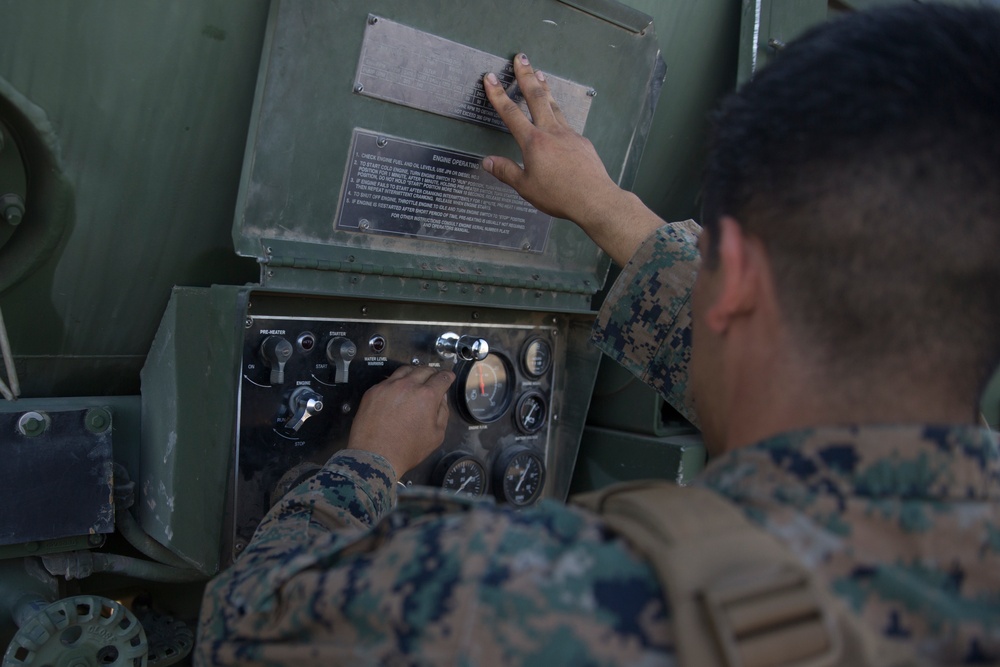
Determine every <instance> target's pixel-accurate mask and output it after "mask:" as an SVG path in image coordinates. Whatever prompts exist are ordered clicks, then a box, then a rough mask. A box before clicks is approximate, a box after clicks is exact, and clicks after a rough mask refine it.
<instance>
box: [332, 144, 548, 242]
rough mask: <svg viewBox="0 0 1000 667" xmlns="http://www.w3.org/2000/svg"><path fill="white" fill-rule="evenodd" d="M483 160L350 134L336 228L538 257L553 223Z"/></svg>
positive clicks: (449, 151)
mask: <svg viewBox="0 0 1000 667" xmlns="http://www.w3.org/2000/svg"><path fill="white" fill-rule="evenodd" d="M481 160H482V158H481V157H479V156H476V155H472V154H469V153H462V152H458V151H453V150H449V149H445V148H439V147H436V146H431V145H427V144H422V143H418V142H415V141H408V140H405V139H398V138H394V137H387V136H384V135H379V134H375V133H373V132H369V131H366V130H360V129H355V130H354V135H353V141H352V142H351V151H350V154H349V156H348V165H347V169H346V170H345V174H346V175H345V182H344V191H343V196H342V197H341V202H340V210H339V211H338V214H337V219H336V224H335V226H336V228H337V229H339V230H344V231H352V232H364V233H371V234H390V235H396V236H409V237H415V238H422V239H433V240H438V241H448V242H453V243H472V244H477V245H484V246H491V247H495V248H506V249H510V250H521V251H528V252H537V253H541V252H544V251H545V245H546V243H547V241H548V237H549V230H550V229H551V227H552V218H551V217H550V216H548V215H546V214H544V213H542V212H541V211H539V210H538V209H536V208H534V207H533V206H531V205H530V204H529V203H528V202H526V201H524V199H522V198H521V197H520V195H518V194H517V193H516V192H515V191H514V190H513V188H511V187H510V186H508V185H505V184H503V183H501V182H500V181H498V180H497V179H495V178H494V177H493V176H491V175H490V174H488V173H487V172H485V171H483V168H482V165H481V164H480V162H481Z"/></svg>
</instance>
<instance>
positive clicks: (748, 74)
mask: <svg viewBox="0 0 1000 667" xmlns="http://www.w3.org/2000/svg"><path fill="white" fill-rule="evenodd" d="M827 11H828V10H827V0H743V26H742V31H741V35H740V63H739V70H738V74H737V79H738V81H739V82H740V83H743V82H744V81H749V80H750V79H751V78H752V77H753V74H754V72H756V71H758V70H760V69H761V68H762V67H764V66H766V65H767V63H768V62H770V61H771V59H772V58H774V57H775V56H776V55H777V54H779V53H780V52H781V50H782V49H783V48H785V46H786V45H787V44H788V43H789V42H790V41H792V40H793V39H795V38H796V37H798V36H799V35H800V34H802V32H803V31H805V30H806V29H807V28H810V27H811V26H814V25H816V24H818V23H820V22H822V21H824V20H826V17H827Z"/></svg>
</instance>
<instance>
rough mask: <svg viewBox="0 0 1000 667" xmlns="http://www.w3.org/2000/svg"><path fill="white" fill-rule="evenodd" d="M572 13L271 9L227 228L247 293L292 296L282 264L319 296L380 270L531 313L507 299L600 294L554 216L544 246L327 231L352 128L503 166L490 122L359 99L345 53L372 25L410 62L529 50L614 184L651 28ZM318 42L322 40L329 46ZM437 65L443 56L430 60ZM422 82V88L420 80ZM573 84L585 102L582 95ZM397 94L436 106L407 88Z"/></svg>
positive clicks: (652, 73)
mask: <svg viewBox="0 0 1000 667" xmlns="http://www.w3.org/2000/svg"><path fill="white" fill-rule="evenodd" d="M587 4H588V7H587V10H588V11H580V10H579V9H577V8H574V7H571V6H569V5H567V4H565V3H562V2H556V1H555V0H547V1H544V2H539V1H537V0H517V1H515V2H510V3H505V4H503V5H496V4H494V3H489V2H485V1H478V2H472V3H465V4H463V5H462V6H461V8H460V9H458V8H456V7H455V6H454V5H453V4H451V3H446V2H440V1H439V0H434V1H432V0H422V1H420V2H408V3H399V2H390V1H388V0H385V1H382V0H379V1H375V2H368V3H364V4H357V3H330V2H315V1H299V2H286V3H280V2H279V3H275V4H274V5H273V6H272V13H271V18H270V22H269V34H268V44H267V46H266V47H265V50H264V55H263V58H262V63H261V77H260V80H259V82H258V97H257V102H256V107H255V113H254V119H253V121H252V123H251V130H250V139H249V142H248V149H247V158H246V160H245V171H244V175H243V183H242V186H241V194H240V201H239V204H238V211H237V220H236V225H235V228H234V241H235V244H236V247H237V250H238V252H240V253H241V254H245V255H248V256H253V257H258V258H259V259H260V260H261V262H262V265H263V268H264V273H263V275H262V279H261V282H262V284H263V285H264V286H266V287H269V288H275V287H277V288H281V289H295V288H298V287H299V283H298V281H297V280H296V278H295V275H296V274H295V272H294V270H295V269H298V268H300V267H302V268H306V269H307V270H309V271H312V272H314V275H312V276H310V277H309V278H307V279H305V280H306V281H308V286H309V288H310V289H313V290H316V289H322V279H323V277H324V273H322V272H330V273H373V274H383V275H390V276H392V278H393V280H391V281H390V283H391V285H392V286H393V287H394V288H397V289H399V290H400V291H403V292H406V296H407V297H409V298H417V299H422V300H445V301H448V302H452V303H454V302H475V303H488V298H487V295H484V294H483V293H481V292H476V291H474V290H470V291H467V292H463V291H462V290H461V289H453V290H449V291H448V293H447V294H442V293H440V292H439V291H438V290H433V289H432V290H423V289H421V288H420V287H418V286H414V285H419V282H420V281H421V280H423V279H429V280H441V281H444V282H449V283H453V284H456V285H457V284H459V283H462V282H466V283H478V284H492V285H501V286H505V287H513V288H515V289H514V290H509V291H508V292H507V293H506V294H504V295H502V296H503V300H504V302H505V303H511V302H512V301H518V300H520V303H513V304H511V305H516V306H519V307H527V308H535V307H537V305H538V304H537V303H536V302H535V297H534V295H532V294H530V293H527V294H526V297H527V298H523V297H522V292H521V290H524V289H531V290H541V291H549V292H555V293H561V292H567V293H570V294H571V295H572V296H570V297H569V301H568V302H567V303H562V302H561V300H562V299H563V297H561V296H557V297H556V298H555V301H556V304H555V308H556V309H563V310H566V309H578V310H580V309H583V310H585V309H586V308H587V305H588V304H587V301H586V300H585V299H582V298H581V296H582V295H590V294H592V293H593V292H595V291H596V290H597V289H598V288H599V287H600V285H601V283H602V282H603V279H604V275H605V272H606V268H607V263H608V262H607V259H606V257H605V256H604V255H603V254H602V253H600V251H599V250H598V249H597V248H596V246H595V245H594V244H593V243H592V242H591V241H590V240H589V239H588V238H587V237H586V235H585V234H584V233H583V232H582V231H581V230H579V229H578V228H577V227H576V226H575V225H573V224H572V223H570V222H568V221H561V220H557V221H554V223H553V225H552V230H551V234H550V235H549V238H548V244H547V246H546V248H545V250H544V252H536V250H538V248H537V247H534V248H532V247H529V246H525V247H522V246H520V245H518V246H517V247H516V248H505V249H500V248H496V247H490V246H488V245H486V244H485V243H481V242H478V241H476V242H471V243H470V242H465V243H460V242H453V241H449V242H442V241H441V240H429V239H427V238H424V237H414V236H413V235H411V234H410V233H408V232H407V233H402V232H400V233H396V234H395V235H387V234H385V233H373V232H374V231H375V230H374V229H372V230H368V231H366V232H363V231H357V230H354V229H350V230H348V229H343V228H338V227H336V226H335V221H336V220H337V219H338V211H339V208H338V207H339V206H340V205H341V203H342V201H343V199H344V192H345V191H346V189H347V187H348V185H347V183H348V182H349V179H348V178H347V177H346V174H347V172H348V171H349V170H350V168H351V164H352V162H351V159H355V160H356V159H357V157H358V156H357V155H355V154H353V153H352V151H351V141H352V136H354V135H353V133H354V131H355V130H357V129H360V130H365V131H368V132H371V133H376V134H378V135H379V136H381V137H385V138H386V139H385V141H388V142H389V144H390V147H391V146H392V145H393V144H397V143H400V142H417V143H420V144H424V145H428V146H431V147H434V148H445V149H451V150H454V151H459V152H461V153H465V154H469V155H471V156H472V161H473V163H477V162H478V157H477V156H483V155H488V154H502V155H507V156H510V157H512V158H519V150H518V148H517V146H516V143H515V142H514V140H513V138H512V137H511V136H510V135H509V134H507V133H506V132H503V131H501V130H499V129H497V128H495V127H488V126H484V125H481V124H474V123H471V122H467V121H464V120H457V119H455V118H451V117H447V116H445V115H439V114H438V113H429V112H428V109H427V107H426V106H421V104H417V105H416V106H417V108H412V106H410V105H404V104H398V103H393V102H387V101H384V100H382V99H376V98H375V97H371V96H369V95H368V94H366V93H365V87H364V86H363V85H361V84H360V83H357V81H356V80H357V79H360V78H361V75H360V74H358V72H359V71H361V70H364V69H365V68H361V69H359V64H358V63H359V61H361V60H362V55H361V54H362V53H363V52H364V53H368V51H365V50H364V49H365V48H367V43H368V40H370V39H372V38H371V37H370V35H371V34H376V33H378V32H379V31H382V30H388V28H382V27H380V26H384V25H387V24H391V25H392V26H393V30H395V31H399V32H402V31H403V29H405V31H408V33H412V35H413V36H412V38H411V39H412V41H411V42H405V43H400V44H399V48H400V49H403V50H414V51H415V52H417V53H422V52H423V51H421V49H424V50H425V51H433V50H434V49H447V48H450V49H459V50H460V49H462V48H473V49H476V50H478V51H480V52H483V53H484V54H487V55H488V56H492V57H493V58H495V59H496V60H497V61H498V62H497V65H498V69H499V67H500V66H502V65H503V64H504V62H505V61H506V59H509V58H510V57H511V56H512V55H513V49H523V50H525V51H527V52H529V53H530V55H531V57H532V59H533V60H534V61H535V62H536V63H538V65H539V66H540V67H542V68H544V70H545V71H546V73H548V74H549V75H550V77H560V78H561V79H564V80H566V81H569V82H572V83H573V84H574V85H575V87H576V88H577V89H579V90H580V91H581V92H580V95H581V96H582V99H583V100H585V102H586V107H587V108H589V116H587V119H586V126H585V129H584V134H585V135H586V136H588V137H589V138H590V139H591V141H593V143H594V145H595V147H596V148H597V150H598V152H599V153H600V154H601V156H602V158H603V160H604V162H605V164H606V165H607V167H608V169H609V171H610V172H611V173H612V174H613V175H614V177H615V178H616V179H618V180H621V181H626V180H628V181H630V180H631V179H632V177H633V176H634V173H635V164H637V163H638V159H639V156H640V155H641V151H642V145H643V143H644V140H645V128H646V125H647V124H648V121H649V114H650V113H651V111H652V103H653V102H655V98H656V93H657V92H658V90H659V84H658V81H659V77H662V69H659V68H658V61H657V54H658V46H657V42H656V38H655V35H654V33H653V30H652V28H651V27H648V28H646V29H644V30H641V31H640V32H634V31H633V30H630V29H628V28H624V27H621V25H619V23H623V22H624V23H629V21H616V22H612V21H609V20H606V19H605V16H604V12H598V11H597V10H598V9H599V8H600V7H606V8H609V9H617V10H623V11H624V13H625V14H627V15H631V16H636V15H641V13H639V12H636V11H635V10H628V8H621V7H619V6H617V5H616V4H615V3H613V2H609V1H608V0H601V1H600V2H590V3H587ZM645 22H646V23H648V17H647V18H646V19H645ZM485 25H496V26H499V25H503V29H502V30H484V29H483V26H485ZM332 33H335V34H336V35H337V39H330V38H329V35H330V34H332ZM425 42H426V43H429V45H428V44H425ZM448 45H451V46H448ZM445 57H447V58H454V55H453V54H452V53H451V52H450V51H446V52H445ZM415 59H416V57H415ZM365 62H367V61H365ZM407 65H408V66H409V67H412V68H413V71H414V72H415V73H414V75H413V76H414V77H416V76H417V74H416V72H420V70H421V67H422V63H421V62H413V63H407ZM479 76H481V73H479V72H478V71H477V72H475V73H474V74H473V75H471V80H469V81H466V80H464V79H463V80H462V81H459V80H458V79H456V80H455V81H450V80H449V81H447V83H448V84H451V85H462V86H468V87H469V91H468V92H469V94H470V95H472V94H473V93H474V91H475V86H477V85H481V84H479V83H478V80H479ZM423 86H424V87H426V88H430V84H423ZM399 87H400V88H403V87H404V86H402V84H399ZM588 90H590V91H592V92H593V95H592V96H589V97H588V96H587V95H585V94H584V93H585V92H586V91H588ZM406 92H407V94H408V95H410V96H411V97H420V98H421V99H422V100H423V98H424V97H426V98H427V100H428V101H435V100H436V97H435V94H434V93H433V92H431V91H428V90H425V89H424V88H423V87H417V88H416V89H415V90H411V89H409V88H407V89H406ZM574 108H575V107H574ZM569 109H570V107H569V106H568V105H567V112H569ZM372 150H376V149H372ZM349 158H351V159H349ZM484 178H490V177H488V176H484ZM624 184H625V185H628V184H629V183H624ZM355 224H357V223H355ZM365 229H367V228H365ZM380 231H381V230H380ZM470 236H472V235H470ZM290 269H291V270H290ZM330 280H331V286H330V287H328V288H326V289H325V290H324V291H327V292H331V293H333V292H337V291H341V290H344V289H345V285H344V282H345V280H346V278H344V277H342V276H341V277H339V278H338V277H336V276H334V277H332V278H330ZM369 288H374V289H375V290H377V291H370V290H369ZM351 291H352V292H353V293H355V294H366V295H378V296H382V295H390V296H391V294H387V292H386V290H385V285H384V284H381V285H377V284H375V283H373V282H372V281H359V282H356V283H355V284H354V285H353V289H352V290H351ZM549 301H551V299H550V300H549ZM543 307H546V308H550V309H551V308H552V306H549V305H545V306H543Z"/></svg>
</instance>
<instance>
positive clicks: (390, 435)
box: [347, 366, 455, 477]
mask: <svg viewBox="0 0 1000 667" xmlns="http://www.w3.org/2000/svg"><path fill="white" fill-rule="evenodd" d="M454 381H455V374H454V373H452V372H451V371H436V370H434V369H433V368H428V367H426V366H400V367H399V368H397V369H396V371H395V372H394V373H393V374H392V375H390V376H389V378H388V379H386V380H383V381H382V382H380V383H379V384H377V385H374V386H373V387H372V388H371V389H369V390H368V391H367V392H366V393H365V395H364V397H363V398H362V399H361V405H360V406H358V414H357V416H356V417H355V418H354V424H353V425H352V426H351V434H350V436H349V438H348V441H347V447H348V449H363V450H365V451H369V452H374V453H375V454H379V455H380V456H382V457H384V458H385V459H386V460H387V461H388V462H389V463H390V465H392V467H393V469H394V470H395V471H396V476H397V477H402V476H403V475H404V474H405V473H407V472H409V471H410V470H412V469H413V468H414V467H415V466H416V465H417V464H419V463H420V462H421V461H423V460H424V459H425V458H427V456H428V455H429V454H430V453H431V452H433V451H434V450H435V449H436V448H437V447H438V446H440V445H441V443H442V441H443V440H444V433H445V429H446V428H447V426H448V396H447V392H448V388H449V387H450V386H451V383H452V382H454Z"/></svg>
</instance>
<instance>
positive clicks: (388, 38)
mask: <svg viewBox="0 0 1000 667" xmlns="http://www.w3.org/2000/svg"><path fill="white" fill-rule="evenodd" d="M487 72H495V73H496V74H497V76H498V77H499V78H500V81H501V83H502V84H503V86H504V88H505V89H506V90H507V94H508V95H509V96H510V98H511V99H513V100H514V101H515V102H517V103H518V106H520V107H521V109H522V110H523V111H524V112H525V113H527V112H528V108H527V105H526V104H525V102H524V96H523V95H522V94H521V91H520V89H519V88H518V87H517V84H516V83H514V72H513V69H512V66H511V63H510V61H509V60H506V59H504V58H500V57H499V56H494V55H492V54H489V53H486V52H485V51H480V50H479V49H474V48H472V47H470V46H465V45H464V44H459V43H457V42H453V41H451V40H448V39H444V38H443V37H438V36H437V35H432V34H430V33H426V32H423V31H421V30H417V29H416V28H410V27H409V26H405V25H402V24H400V23H396V22H395V21H390V20H388V19H385V18H382V17H376V16H370V17H369V18H368V27H367V28H366V29H365V37H364V42H363V43H362V45H361V56H360V59H359V61H358V71H357V75H356V81H357V83H356V84H355V88H354V90H355V92H357V93H359V94H361V95H367V96H369V97H375V98H378V99H380V100H386V101H388V102H395V103H396V104H402V105H404V106H408V107H412V108H414V109H420V110H421V111H429V112H431V113H436V114H440V115H442V116H448V117H450V118H457V119H459V120H464V121H467V122H470V123H476V124H478V125H487V126H489V127H494V128H497V129H501V130H504V131H506V129H507V128H506V127H505V126H504V124H503V121H501V120H500V117H499V116H497V114H496V112H495V111H494V110H493V107H492V106H491V105H490V103H489V101H488V100H487V99H486V93H485V92H484V91H483V81H482V79H483V75H484V74H486V73H487ZM545 80H546V81H547V82H548V84H549V90H551V91H552V96H553V98H555V100H556V103H557V104H558V105H559V108H560V109H561V110H562V112H563V115H564V116H565V117H566V121H567V122H568V123H569V124H570V126H571V127H572V128H573V129H574V130H576V131H577V132H579V133H580V134H583V128H584V126H585V125H586V124H587V115H588V114H589V113H590V103H591V101H592V99H593V98H592V97H591V95H589V94H588V92H589V91H590V88H588V87H587V86H583V85H580V84H578V83H573V82H572V81H567V80H566V79H562V78H559V77H557V76H552V75H550V74H548V72H546V77H545Z"/></svg>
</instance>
